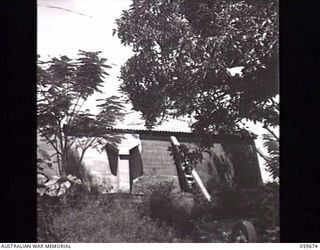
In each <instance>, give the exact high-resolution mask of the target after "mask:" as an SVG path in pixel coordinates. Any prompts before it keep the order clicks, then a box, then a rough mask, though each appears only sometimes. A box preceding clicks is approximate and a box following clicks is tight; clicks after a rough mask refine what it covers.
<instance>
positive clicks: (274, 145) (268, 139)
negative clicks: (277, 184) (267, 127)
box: [263, 134, 280, 181]
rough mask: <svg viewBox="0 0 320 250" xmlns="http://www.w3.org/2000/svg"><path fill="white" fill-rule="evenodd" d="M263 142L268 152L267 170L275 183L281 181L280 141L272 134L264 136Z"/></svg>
mask: <svg viewBox="0 0 320 250" xmlns="http://www.w3.org/2000/svg"><path fill="white" fill-rule="evenodd" d="M263 141H264V142H263V144H264V146H265V147H266V148H267V150H268V156H267V157H266V163H265V165H266V169H267V171H268V172H269V173H270V175H271V177H272V179H273V180H274V181H279V173H280V171H279V170H280V167H279V157H280V151H279V140H278V139H277V138H276V137H275V136H272V134H264V135H263Z"/></svg>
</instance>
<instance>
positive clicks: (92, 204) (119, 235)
mask: <svg viewBox="0 0 320 250" xmlns="http://www.w3.org/2000/svg"><path fill="white" fill-rule="evenodd" d="M39 198H40V199H39V201H38V204H39V205H38V210H39V211H38V241H39V242H118V243H125V242H185V239H182V238H180V237H179V235H178V233H177V232H176V230H175V229H174V228H173V227H172V226H169V225H166V224H165V223H162V224H160V223H159V222H158V221H156V220H153V219H151V218H150V217H149V216H147V213H146V209H145V206H144V205H142V204H135V203H132V202H129V201H126V200H122V201H121V199H120V200H118V201H115V200H110V199H109V198H108V195H101V194H96V195H93V194H85V193H82V195H81V199H78V198H79V197H78V198H76V197H75V196H74V195H71V196H70V195H69V196H68V198H67V201H68V202H67V204H62V203H61V200H60V199H58V198H57V197H45V196H44V197H39Z"/></svg>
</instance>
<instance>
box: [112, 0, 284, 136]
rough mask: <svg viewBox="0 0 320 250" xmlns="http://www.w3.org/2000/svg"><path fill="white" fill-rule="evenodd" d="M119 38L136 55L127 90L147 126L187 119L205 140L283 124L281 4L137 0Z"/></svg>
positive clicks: (125, 76) (120, 23) (127, 69)
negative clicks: (251, 125) (252, 125)
mask: <svg viewBox="0 0 320 250" xmlns="http://www.w3.org/2000/svg"><path fill="white" fill-rule="evenodd" d="M114 32H115V33H117V35H118V37H119V38H120V40H121V42H122V44H124V45H129V46H132V48H133V51H134V55H133V56H132V57H131V58H130V59H128V61H127V62H126V63H125V64H124V65H123V66H122V68H121V79H122V85H121V90H122V91H123V92H124V93H125V94H126V95H128V97H129V99H130V100H131V101H132V104H133V108H134V109H135V110H137V111H141V112H142V115H143V118H144V119H145V121H146V126H147V127H149V128H151V127H153V126H154V125H156V124H159V123H161V122H162V121H163V120H164V119H165V118H167V117H179V116H185V115H187V116H189V117H191V118H193V119H194V123H193V125H192V128H193V130H194V131H197V132H199V133H204V134H206V133H215V132H217V131H219V132H228V133H232V132H235V131H239V130H241V129H244V125H243V122H244V121H253V122H262V123H263V124H264V125H265V126H266V127H270V126H271V127H274V126H277V125H278V114H279V107H278V102H277V101H276V99H275V97H276V96H277V94H278V61H277V58H278V3H277V0H231V1H229V0H228V1H226V0H214V1H211V0H199V1H193V0H135V1H133V4H132V5H131V7H130V9H129V10H126V11H123V13H122V16H121V18H119V19H117V29H115V30H114ZM232 69H239V70H240V71H241V72H240V73H239V74H237V75H233V74H232V73H231V72H232Z"/></svg>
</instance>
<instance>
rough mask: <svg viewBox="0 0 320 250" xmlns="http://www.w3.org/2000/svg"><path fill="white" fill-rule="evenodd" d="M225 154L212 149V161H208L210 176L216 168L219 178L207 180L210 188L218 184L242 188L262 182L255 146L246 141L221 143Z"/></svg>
mask: <svg viewBox="0 0 320 250" xmlns="http://www.w3.org/2000/svg"><path fill="white" fill-rule="evenodd" d="M221 147H222V149H223V151H224V154H220V153H216V152H214V151H213V150H210V158H211V159H212V162H210V161H209V162H208V163H207V167H208V171H209V174H210V176H214V173H215V170H216V174H217V175H218V178H211V179H210V181H208V182H207V185H208V189H209V190H212V189H214V188H215V187H217V186H218V185H221V186H224V187H234V186H238V187H241V188H249V189H250V188H256V187H257V186H258V185H260V184H262V179H261V173H260V169H259V163H258V159H257V156H256V153H255V151H254V146H253V145H250V144H246V143H232V142H231V143H224V144H221Z"/></svg>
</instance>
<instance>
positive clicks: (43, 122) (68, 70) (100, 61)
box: [37, 50, 124, 177]
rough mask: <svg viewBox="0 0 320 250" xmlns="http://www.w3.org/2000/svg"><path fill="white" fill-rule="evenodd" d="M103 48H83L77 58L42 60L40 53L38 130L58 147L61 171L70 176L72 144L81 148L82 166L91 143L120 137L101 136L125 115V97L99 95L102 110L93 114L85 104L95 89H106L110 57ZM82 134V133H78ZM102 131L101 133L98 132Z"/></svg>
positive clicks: (98, 90)
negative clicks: (102, 56) (105, 56)
mask: <svg viewBox="0 0 320 250" xmlns="http://www.w3.org/2000/svg"><path fill="white" fill-rule="evenodd" d="M99 54H100V52H99V51H98V52H86V51H82V50H80V51H79V54H78V57H77V58H76V59H70V58H68V57H67V56H61V57H59V58H56V57H54V58H51V59H50V60H49V61H46V62H44V61H41V60H40V58H39V57H38V72H37V73H38V75H37V76H38V81H37V92H38V93H37V94H38V95H37V97H38V100H37V101H38V110H37V116H38V131H39V133H40V135H41V136H42V137H44V138H45V139H46V140H47V142H48V143H50V144H51V146H52V147H53V148H54V149H55V151H56V155H57V158H58V166H59V173H60V175H61V176H63V177H65V176H66V174H67V173H66V170H67V167H66V166H67V163H68V156H69V153H68V152H70V148H71V147H72V146H73V145H74V146H75V147H76V148H77V149H81V155H80V157H79V163H78V164H79V167H80V165H81V161H82V159H83V156H84V153H85V152H86V150H87V149H88V148H89V147H94V148H99V146H100V149H101V146H104V145H105V144H106V143H107V142H111V143H115V142H117V141H118V140H119V138H116V137H115V136H101V130H103V129H106V128H110V127H112V126H113V125H115V123H116V122H117V120H119V119H121V118H122V117H123V116H124V111H123V108H124V107H123V106H122V104H121V101H120V99H119V98H118V97H116V96H111V97H108V98H105V99H99V100H97V101H99V104H98V105H97V107H98V108H99V109H100V112H99V113H98V114H96V115H94V114H91V113H90V110H88V109H84V108H83V107H84V104H85V103H86V101H87V100H88V98H89V97H90V96H92V95H93V94H94V93H97V92H100V93H102V91H101V89H100V87H102V83H103V82H104V76H106V75H108V74H107V73H106V71H105V68H110V66H109V65H107V64H106V59H105V58H101V57H100V55H99ZM76 133H77V134H80V135H81V136H80V137H79V136H75V135H76ZM98 135H99V136H98Z"/></svg>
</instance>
